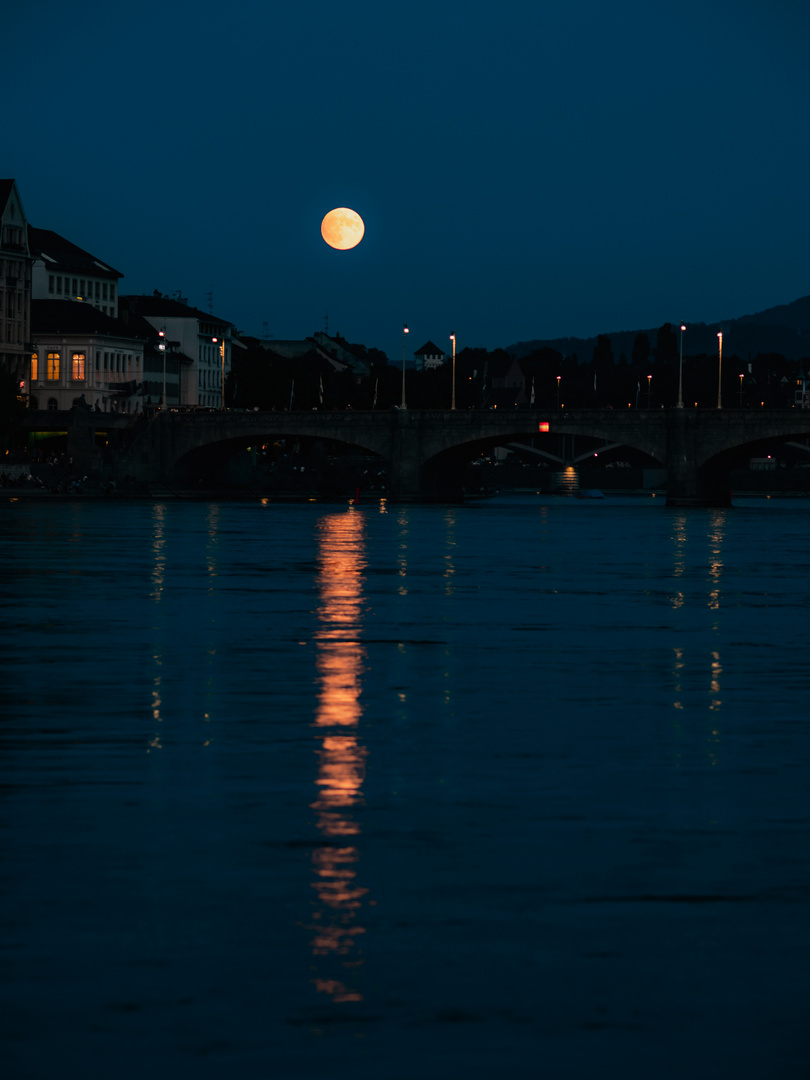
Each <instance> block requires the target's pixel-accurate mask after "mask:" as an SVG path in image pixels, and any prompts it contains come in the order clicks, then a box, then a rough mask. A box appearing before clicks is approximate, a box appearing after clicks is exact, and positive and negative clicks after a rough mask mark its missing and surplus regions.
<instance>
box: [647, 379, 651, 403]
mask: <svg viewBox="0 0 810 1080" xmlns="http://www.w3.org/2000/svg"><path fill="white" fill-rule="evenodd" d="M647 408H648V409H651V408H652V375H648V376H647Z"/></svg>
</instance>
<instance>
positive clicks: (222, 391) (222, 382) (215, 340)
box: [211, 337, 225, 412]
mask: <svg viewBox="0 0 810 1080" xmlns="http://www.w3.org/2000/svg"><path fill="white" fill-rule="evenodd" d="M211 341H212V342H213V343H214V344H215V345H216V344H219V355H220V359H221V361H222V372H221V375H220V380H219V407H220V409H222V411H223V412H225V338H223V339H222V341H219V339H218V338H215V337H213V338H211Z"/></svg>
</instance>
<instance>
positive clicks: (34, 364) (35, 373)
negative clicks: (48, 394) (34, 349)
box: [31, 353, 39, 382]
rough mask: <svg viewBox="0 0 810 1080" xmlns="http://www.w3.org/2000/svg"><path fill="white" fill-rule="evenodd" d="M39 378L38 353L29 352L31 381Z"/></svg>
mask: <svg viewBox="0 0 810 1080" xmlns="http://www.w3.org/2000/svg"><path fill="white" fill-rule="evenodd" d="M38 378H39V354H38V353H31V382H36V381H37V379H38Z"/></svg>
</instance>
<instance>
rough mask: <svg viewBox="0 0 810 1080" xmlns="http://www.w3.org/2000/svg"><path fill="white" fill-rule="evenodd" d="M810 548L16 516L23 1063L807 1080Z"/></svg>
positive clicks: (377, 505)
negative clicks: (798, 1079)
mask: <svg viewBox="0 0 810 1080" xmlns="http://www.w3.org/2000/svg"><path fill="white" fill-rule="evenodd" d="M809 533H810V501H808V500H801V499H793V500H791V499H783V500H780V499H757V500H754V499H751V500H744V499H743V500H737V505H735V506H734V507H733V508H732V509H728V510H689V511H680V510H672V509H667V508H666V506H665V505H664V503H663V500H662V499H660V498H654V497H644V498H642V497H630V496H614V497H608V498H606V499H604V500H593V501H588V500H578V499H572V498H559V497H553V496H537V495H533V494H526V493H516V494H512V495H503V496H498V497H496V498H493V499H490V500H485V501H481V502H476V503H471V504H469V505H466V506H454V507H441V506H395V505H388V504H386V503H385V502H384V501H383V502H370V503H368V504H366V505H361V506H357V507H353V506H349V505H346V504H345V503H335V504H331V505H326V504H321V503H300V504H295V505H288V504H275V503H269V502H266V503H259V502H255V503H248V502H222V503H218V502H147V501H144V502H140V501H123V500H122V501H120V502H119V501H107V502H103V501H89V500H88V501H72V502H71V501H59V500H51V501H36V500H33V499H29V500H24V499H20V500H16V501H15V500H14V499H13V498H12V499H4V500H3V502H2V503H1V504H0V582H2V585H0V595H2V603H3V618H2V623H0V643H1V644H2V653H3V661H4V662H3V674H2V720H0V752H1V753H2V780H3V787H2V799H1V800H0V844H1V845H2V888H1V890H0V916H2V921H1V922H0V925H1V926H2V931H0V987H2V1001H3V1010H2V1021H0V1025H1V1026H2V1031H3V1036H4V1046H5V1051H4V1058H5V1061H6V1066H5V1067H4V1070H3V1071H4V1076H6V1077H8V1078H9V1080H46V1078H47V1080H52V1078H54V1077H59V1078H60V1080H64V1078H72V1077H82V1078H85V1077H88V1076H100V1077H101V1076H105V1077H107V1076H110V1077H113V1076H114V1077H116V1080H142V1078H143V1077H147V1076H151V1077H155V1078H157V1080H161V1078H163V1077H172V1078H174V1077H177V1076H181V1075H189V1076H194V1077H195V1078H198V1080H209V1078H211V1080H213V1078H221V1077H224V1076H234V1077H239V1078H240V1080H258V1078H272V1080H287V1078H299V1077H301V1078H305V1080H308V1078H310V1077H311V1078H314V1077H324V1076H329V1077H332V1078H333V1080H371V1078H372V1077H374V1078H379V1077H385V1078H386V1080H389V1078H390V1080H405V1078H409V1080H410V1078H412V1077H413V1076H414V1075H420V1074H421V1075H425V1076H426V1077H428V1078H432V1077H439V1076H444V1075H446V1074H450V1073H454V1074H458V1075H463V1076H464V1077H465V1080H470V1078H475V1080H478V1078H482V1080H483V1078H485V1077H486V1078H490V1077H492V1076H495V1075H503V1076H506V1077H509V1078H510V1080H512V1078H515V1080H524V1078H530V1077H531V1078H534V1077H537V1078H551V1080H585V1078H588V1080H590V1078H591V1077H593V1076H594V1075H601V1076H608V1077H614V1076H615V1077H622V1078H625V1080H626V1078H632V1080H635V1078H639V1080H641V1078H644V1080H648V1078H650V1077H656V1078H657V1080H661V1078H665V1080H668V1078H670V1077H671V1078H673V1080H674V1078H676V1077H677V1078H682V1077H683V1076H684V1075H686V1074H688V1075H689V1076H690V1077H692V1078H726V1077H734V1078H735V1080H738V1078H741V1077H742V1078H747V1077H751V1078H757V1080H762V1078H764V1077H767V1078H768V1080H775V1078H783V1077H784V1078H787V1077H800V1076H801V1077H805V1076H807V1070H808V1068H809V1067H810V1036H808V1029H807V1015H806V1014H807V982H808V975H807V973H808V970H810V955H808V953H809V951H810V950H808V933H807V929H806V924H807V901H808V897H809V896H810V809H809V807H808V786H809V785H808V781H810V768H809V766H810V729H809V727H808V701H810V693H808V691H810V668H809V667H808V657H810V620H808V610H810V573H809V572H808V571H809V570H810V552H809V550H808V534H809Z"/></svg>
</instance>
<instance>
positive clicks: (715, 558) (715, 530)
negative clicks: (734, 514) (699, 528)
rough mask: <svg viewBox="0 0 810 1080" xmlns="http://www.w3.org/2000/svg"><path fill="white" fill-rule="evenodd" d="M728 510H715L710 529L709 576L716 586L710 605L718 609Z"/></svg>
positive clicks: (715, 609)
mask: <svg viewBox="0 0 810 1080" xmlns="http://www.w3.org/2000/svg"><path fill="white" fill-rule="evenodd" d="M726 516H727V515H726V511H725V510H715V511H714V512H713V513H712V516H711V526H710V531H709V544H710V545H711V546H710V548H709V577H710V578H711V580H712V584H713V585H714V588H713V589H712V590H711V592H710V593H709V607H710V608H711V610H712V611H717V610H718V609H719V607H720V578H721V577H722V575H723V559H722V554H723V551H722V548H723V541H724V539H725V535H726V533H725V530H726Z"/></svg>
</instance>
